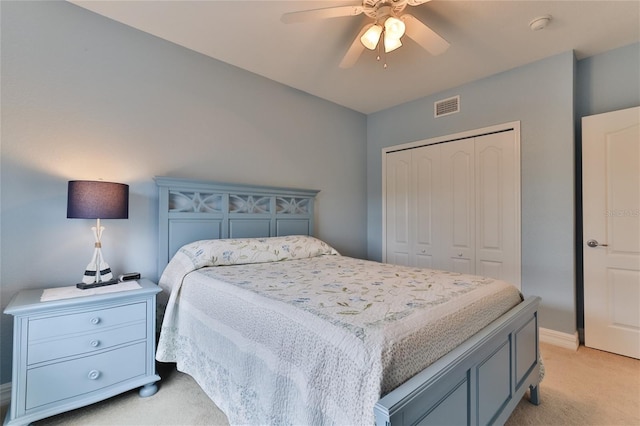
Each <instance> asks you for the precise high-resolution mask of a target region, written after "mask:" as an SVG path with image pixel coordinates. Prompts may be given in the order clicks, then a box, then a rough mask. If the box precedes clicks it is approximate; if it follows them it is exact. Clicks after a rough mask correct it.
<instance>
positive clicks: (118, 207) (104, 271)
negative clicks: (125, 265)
mask: <svg viewBox="0 0 640 426" xmlns="http://www.w3.org/2000/svg"><path fill="white" fill-rule="evenodd" d="M128 217H129V185H125V184H123V183H115V182H103V181H91V180H72V181H69V186H68V190H67V218H69V219H96V220H97V222H96V226H94V227H92V228H91V230H92V231H93V235H94V237H95V245H94V247H95V249H94V251H93V257H92V258H91V262H89V264H88V265H87V269H86V270H85V271H84V276H83V277H82V283H83V284H84V285H82V284H80V283H79V284H78V287H79V288H89V287H98V286H102V285H109V284H115V283H117V282H118V280H114V279H113V273H112V272H111V268H110V267H109V265H108V264H107V262H105V260H104V258H103V257H102V250H101V248H102V243H101V241H100V239H101V238H102V233H103V231H104V226H100V219H127V218H128Z"/></svg>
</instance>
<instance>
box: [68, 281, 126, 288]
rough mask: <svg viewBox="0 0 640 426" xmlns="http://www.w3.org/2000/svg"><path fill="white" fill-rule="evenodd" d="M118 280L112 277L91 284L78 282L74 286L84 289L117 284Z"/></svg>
mask: <svg viewBox="0 0 640 426" xmlns="http://www.w3.org/2000/svg"><path fill="white" fill-rule="evenodd" d="M119 282H120V281H118V280H116V279H113V280H109V281H100V282H99V283H91V284H85V283H78V284H76V287H77V288H79V289H80V290H86V289H88V288H95V287H104V286H105V285H112V284H118V283H119Z"/></svg>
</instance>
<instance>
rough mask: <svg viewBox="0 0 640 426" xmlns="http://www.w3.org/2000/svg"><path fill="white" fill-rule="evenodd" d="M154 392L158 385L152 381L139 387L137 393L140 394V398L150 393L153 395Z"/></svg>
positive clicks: (156, 390)
mask: <svg viewBox="0 0 640 426" xmlns="http://www.w3.org/2000/svg"><path fill="white" fill-rule="evenodd" d="M156 392H158V386H157V385H156V384H155V382H154V383H149V384H146V385H144V386H143V387H141V388H140V391H139V392H138V394H139V395H140V398H147V397H149V396H151V395H154V394H155V393H156Z"/></svg>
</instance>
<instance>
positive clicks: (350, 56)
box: [281, 0, 449, 68]
mask: <svg viewBox="0 0 640 426" xmlns="http://www.w3.org/2000/svg"><path fill="white" fill-rule="evenodd" d="M428 1H430V0H362V4H360V5H354V6H337V7H328V8H324V9H312V10H303V11H299V12H290V13H285V14H284V15H282V18H281V20H282V22H284V23H286V24H291V23H296V22H305V21H311V20H316V19H327V18H337V17H341V16H356V15H360V14H361V13H364V14H365V15H367V16H368V17H369V18H372V19H373V20H374V21H373V22H372V23H369V24H367V25H365V26H364V27H363V28H362V29H361V30H360V32H359V33H358V35H357V36H356V38H355V39H354V40H353V43H352V44H351V46H350V47H349V49H348V50H347V53H346V54H345V55H344V57H343V58H342V61H341V62H340V68H350V67H352V66H353V65H355V63H356V61H357V60H358V58H359V57H360V55H361V54H362V52H363V51H364V49H365V48H367V49H369V50H375V49H376V47H378V45H379V44H380V41H381V40H382V44H383V45H384V51H385V53H388V52H391V51H393V50H395V49H397V48H399V47H400V46H402V41H401V38H402V37H403V36H404V35H406V36H407V37H409V38H411V39H412V40H413V41H415V42H416V43H418V45H420V46H421V47H422V48H423V49H425V50H426V51H427V52H429V53H431V54H432V55H439V54H441V53H443V52H444V51H446V50H447V49H448V48H449V43H448V42H447V41H446V40H445V39H443V38H442V37H440V35H438V34H437V33H436V32H435V31H433V30H432V29H431V28H429V27H428V26H426V25H425V24H423V23H422V22H421V21H419V20H418V19H417V18H415V17H414V16H413V15H410V14H408V13H404V14H403V13H402V12H403V11H404V9H405V8H406V7H407V6H418V5H421V4H423V3H426V2H428ZM380 48H382V46H380Z"/></svg>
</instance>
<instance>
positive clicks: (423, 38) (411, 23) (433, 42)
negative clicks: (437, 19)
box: [400, 14, 449, 56]
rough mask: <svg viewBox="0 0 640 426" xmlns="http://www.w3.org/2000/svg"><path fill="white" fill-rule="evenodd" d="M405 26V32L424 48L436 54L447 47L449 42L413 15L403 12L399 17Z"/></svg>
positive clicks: (442, 51)
mask: <svg viewBox="0 0 640 426" xmlns="http://www.w3.org/2000/svg"><path fill="white" fill-rule="evenodd" d="M400 19H402V21H403V22H404V25H405V27H406V30H405V34H406V35H407V36H408V37H409V38H411V39H412V40H413V41H415V42H416V43H418V44H419V45H420V46H422V48H423V49H424V50H426V51H427V52H429V53H431V54H432V55H434V56H436V55H439V54H441V53H444V52H445V51H446V50H447V49H448V48H449V42H448V41H447V40H445V39H443V38H442V37H440V36H439V35H438V33H436V32H435V31H433V30H432V29H431V28H429V27H427V26H426V25H425V24H423V23H422V22H421V21H419V20H418V19H417V18H416V17H415V16H413V15H409V14H404V15H402V16H401V17H400Z"/></svg>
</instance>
